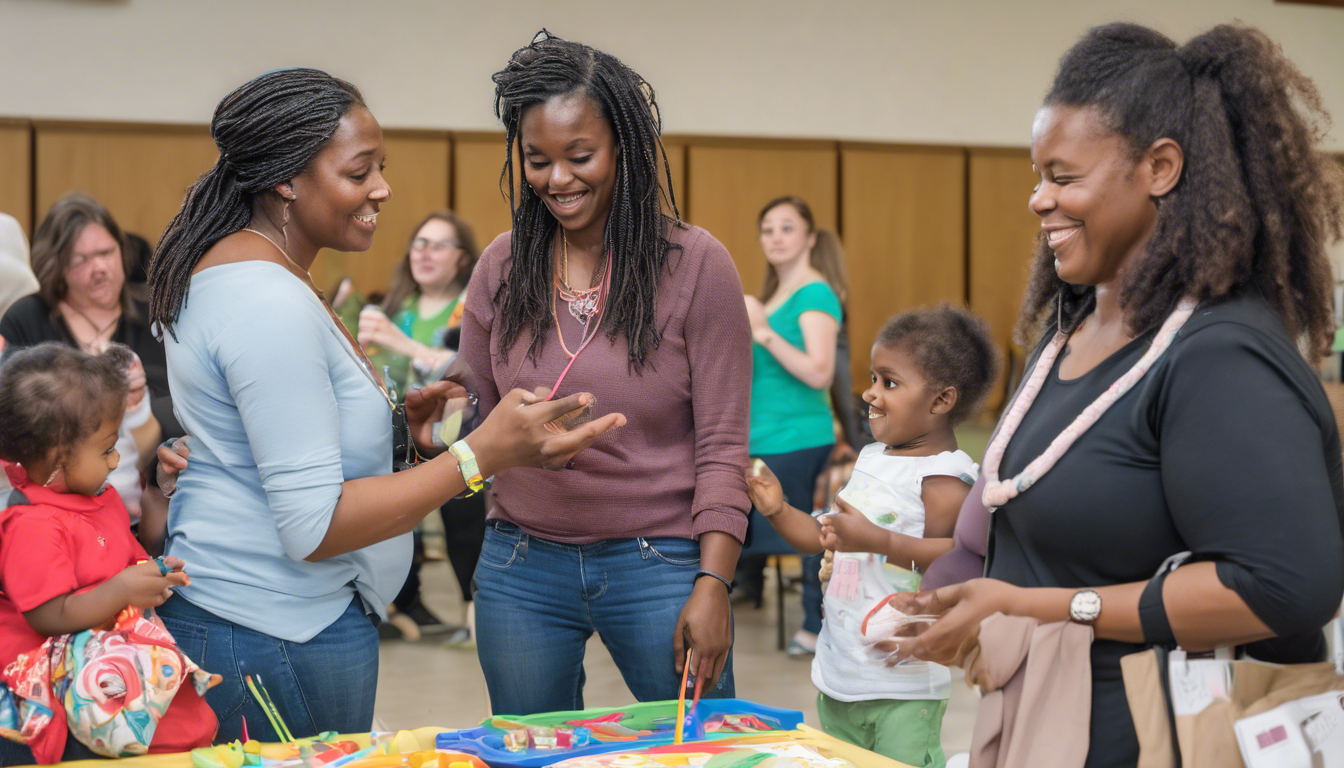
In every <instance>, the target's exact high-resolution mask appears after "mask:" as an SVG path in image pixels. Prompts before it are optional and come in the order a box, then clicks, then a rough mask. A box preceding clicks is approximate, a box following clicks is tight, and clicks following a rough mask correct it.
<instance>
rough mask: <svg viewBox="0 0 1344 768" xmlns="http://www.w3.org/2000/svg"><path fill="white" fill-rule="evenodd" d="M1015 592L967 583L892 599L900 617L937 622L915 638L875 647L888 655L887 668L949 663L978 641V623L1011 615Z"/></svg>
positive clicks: (989, 583) (992, 583) (998, 584)
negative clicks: (912, 663)
mask: <svg viewBox="0 0 1344 768" xmlns="http://www.w3.org/2000/svg"><path fill="white" fill-rule="evenodd" d="M1017 589H1018V587H1014V586H1013V585H1011V584H1008V583H1007V582H1003V581H999V580H998V579H971V580H970V581H965V582H962V583H960V584H951V585H949V586H946V587H942V588H939V589H936V590H933V591H932V592H902V593H900V594H897V595H893V596H892V598H891V600H890V601H889V603H890V605H891V607H892V608H895V609H896V610H898V611H901V612H902V613H906V614H910V615H920V614H925V615H937V616H939V617H940V618H939V619H938V620H937V621H935V622H934V623H933V624H932V625H930V626H929V627H928V629H926V630H924V631H923V632H921V633H919V634H918V635H916V636H915V637H912V638H899V639H894V640H888V641H883V642H882V643H879V644H878V647H879V648H882V649H883V650H888V651H891V652H892V655H891V656H890V657H889V658H888V661H887V663H888V664H896V663H899V662H901V661H904V660H905V659H908V658H911V657H914V658H917V659H922V660H924V661H934V662H938V663H940V664H947V663H951V662H953V661H955V660H957V659H959V658H961V657H962V656H963V655H964V654H965V650H966V648H967V647H969V644H971V643H974V642H975V641H976V640H977V639H978V638H979V636H980V622H981V621H983V620H984V619H985V618H986V617H988V616H990V615H992V614H995V613H1011V606H1012V605H1013V602H1014V596H1015V593H1016V590H1017Z"/></svg>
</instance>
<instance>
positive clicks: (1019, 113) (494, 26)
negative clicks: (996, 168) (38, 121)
mask: <svg viewBox="0 0 1344 768" xmlns="http://www.w3.org/2000/svg"><path fill="white" fill-rule="evenodd" d="M1120 18H1124V19H1132V20H1137V21H1142V22H1145V23H1149V24H1152V25H1154V26H1157V27H1158V28H1160V29H1162V30H1163V31H1165V32H1167V33H1168V34H1171V35H1173V36H1175V37H1177V38H1183V37H1186V36H1189V35H1191V34H1193V33H1196V32H1198V31H1200V30H1202V29H1205V28H1207V27H1209V26H1211V25H1212V24H1214V23H1218V22H1223V21H1229V20H1232V19H1242V20H1244V21H1246V22H1248V23H1252V24H1256V25H1258V26H1261V27H1262V28H1264V29H1265V30H1266V31H1267V32H1269V33H1270V34H1271V35H1272V36H1273V37H1274V38H1276V39H1277V40H1279V41H1281V42H1282V44H1283V46H1284V48H1285V49H1286V51H1287V52H1288V54H1289V55H1290V56H1291V57H1292V58H1293V59H1294V60H1295V61H1296V62H1297V63H1298V64H1299V65H1300V66H1301V68H1302V69H1303V70H1304V71H1305V72H1306V73H1307V74H1308V75H1310V76H1311V77H1313V78H1315V80H1316V82H1317V83H1318V85H1319V86H1320V87H1321V90H1322V92H1323V95H1324V97H1325V102H1326V104H1327V106H1329V107H1331V108H1333V109H1334V111H1335V112H1336V113H1337V114H1340V115H1341V116H1344V10H1340V9H1333V8H1322V7H1312V6H1304V5H1284V4H1279V3H1275V2H1273V1H1272V0H1181V1H1180V2H1171V1H1170V0H1135V1H1133V2H1119V1H1118V0H1112V1H1110V2H1095V1H1089V0H1074V1H1073V2H1060V1H1059V0H1012V1H1011V2H1004V0H945V1H944V2H929V0H918V2H915V1H914V0H848V1H845V2H838V3H819V2H816V0H770V2H765V1H764V0H730V1H729V2H724V1H723V0H680V2H676V3H663V2H649V1H647V0H606V1H598V0H568V1H567V2H563V3H557V2H554V1H553V0H547V1H546V2H541V1H540V0H514V1H513V2H508V3H503V2H464V1H462V0H457V1H454V2H427V1H426V2H421V1H420V0H383V1H382V2H377V3H370V2H366V1H364V0H361V1H360V2H355V1H354V0H327V1H324V2H315V1H312V0H309V1H308V2H283V3H277V2H271V1H270V0H230V2H205V1H204V0H81V1H79V2H74V1H72V0H60V1H58V0H48V1H47V2H33V0H0V71H3V72H5V73H6V75H5V77H4V78H0V114H3V115H8V116H21V117H34V118H66V119H83V120H89V119H97V120H131V121H149V122H179V123H194V124H200V123H206V122H208V121H209V119H210V115H211V113H212V111H213V110H214V107H215V105H216V104H217V103H218V101H219V99H220V98H221V97H223V96H224V95H225V94H226V93H227V92H228V91H229V90H230V89H231V88H233V87H234V86H237V85H238V84H240V83H242V82H243V81H245V80H246V79H248V78H250V77H253V76H255V75H258V74H261V73H262V72H265V71H267V70H270V69H274V68H278V67H287V66H297V65H306V66H316V67H321V68H324V69H327V70H330V71H331V72H333V73H336V74H338V75H341V76H343V77H346V78H348V79H350V80H352V81H354V82H355V83H356V84H357V85H359V86H360V87H361V88H362V89H363V90H364V92H365V94H366V95H367V96H368V99H369V102H370V104H371V106H372V107H373V109H374V113H375V114H376V115H378V117H379V119H380V120H381V121H382V122H383V124H384V125H387V126H394V127H401V128H415V127H420V128H434V129H452V130H494V129H495V128H496V125H495V123H494V119H493V116H492V114H491V106H492V105H491V94H492V85H491V83H490V74H491V73H492V72H494V71H495V70H497V69H499V68H500V67H501V66H502V65H503V64H504V63H505V61H506V60H507V59H508V56H509V54H510V53H511V52H512V51H514V50H515V49H517V48H518V47H520V46H522V45H523V44H525V43H526V42H527V41H528V39H529V38H530V37H531V35H532V33H533V32H535V31H536V30H537V29H539V28H541V27H543V26H545V27H548V28H550V29H551V30H552V31H554V32H556V33H557V34H560V35H563V36H568V37H571V38H574V39H578V40H583V41H585V42H589V43H591V44H594V45H596V46H598V47H600V48H603V49H606V50H608V51H610V52H612V53H615V54H616V55H618V56H620V57H622V58H623V59H624V60H626V61H627V62H628V63H630V64H631V65H632V66H634V67H635V68H636V69H637V70H638V71H639V72H640V73H641V74H643V75H644V76H645V77H646V78H648V79H649V81H650V82H652V83H653V84H654V86H655V87H656V88H657V89H658V92H659V95H660V99H661V101H662V104H663V107H664V115H665V119H666V128H667V130H668V132H670V133H689V134H715V135H736V136H787V137H815V138H829V139H849V140H870V141H894V142H908V143H920V144H954V145H959V144H960V145H964V144H972V145H995V146H1025V145H1026V143H1027V139H1028V131H1029V128H1030V122H1031V116H1032V113H1033V112H1034V110H1035V107H1036V105H1037V103H1038V102H1039V100H1040V97H1041V94H1042V93H1043V92H1044V90H1045V88H1046V86H1047V84H1048V81H1049V79H1050V76H1051V74H1052V72H1053V70H1054V66H1055V63H1056V61H1057V60H1058V58H1059V55H1060V54H1061V53H1062V52H1063V51H1064V50H1065V49H1066V48H1067V47H1068V46H1069V45H1070V44H1071V43H1072V42H1073V41H1074V40H1076V39H1077V37H1078V36H1079V34H1080V33H1081V32H1082V31H1083V30H1084V29H1085V28H1087V27H1088V26H1090V25H1092V24H1096V23H1100V22H1104V21H1108V20H1114V19H1120ZM1329 141H1330V146H1331V147H1332V148H1334V149H1344V132H1342V129H1340V128H1338V127H1336V128H1335V129H1334V131H1333V133H1332V134H1331V136H1330V140H1329Z"/></svg>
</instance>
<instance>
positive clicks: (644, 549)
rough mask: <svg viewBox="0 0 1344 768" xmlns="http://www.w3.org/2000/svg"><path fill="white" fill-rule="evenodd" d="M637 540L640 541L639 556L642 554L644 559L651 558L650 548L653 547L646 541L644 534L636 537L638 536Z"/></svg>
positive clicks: (641, 556)
mask: <svg viewBox="0 0 1344 768" xmlns="http://www.w3.org/2000/svg"><path fill="white" fill-rule="evenodd" d="M635 541H636V542H638V543H639V556H640V558H641V559H643V560H648V559H649V550H650V549H652V547H650V546H649V542H647V541H645V540H644V537H643V536H638V537H636V538H635Z"/></svg>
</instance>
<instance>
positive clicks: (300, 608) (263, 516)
mask: <svg viewBox="0 0 1344 768" xmlns="http://www.w3.org/2000/svg"><path fill="white" fill-rule="evenodd" d="M174 331H175V332H176V335H177V338H176V339H174V338H173V336H172V335H170V334H165V338H164V341H165V345H166V347H167V353H168V384H169V387H170V388H171V390H172V392H173V407H174V409H175V410H176V412H177V417H178V419H179V420H180V421H181V423H182V426H183V427H184V428H185V429H186V431H187V434H188V435H190V436H191V437H190V440H189V441H188V445H189V446H190V448H191V457H190V459H189V461H188V466H187V469H186V470H185V471H183V473H182V474H181V476H180V477H179V479H178V481H177V493H175V494H174V495H173V498H172V503H171V505H170V506H169V512H168V548H167V551H168V553H169V554H172V555H174V556H177V557H180V558H182V560H184V561H185V562H186V570H187V573H188V574H189V575H190V576H191V580H192V581H191V585H190V586H186V587H181V588H179V589H178V590H177V593H178V594H179V595H180V596H181V597H184V598H186V599H187V600H188V601H190V602H191V603H193V604H195V605H197V606H199V607H200V608H203V609H205V610H207V611H209V612H210V613H213V614H215V615H216V616H220V617H221V618H225V619H228V620H229V621H232V622H234V623H236V624H240V625H242V626H244V627H247V628H248V629H253V630H256V631H258V632H264V633H266V634H268V635H271V636H274V637H278V638H281V639H285V640H290V641H294V642H306V641H308V640H310V639H312V638H313V637H314V636H315V635H317V634H318V633H319V632H321V631H322V630H323V629H325V628H326V627H328V626H330V625H331V624H332V623H333V622H334V621H336V619H337V618H339V617H340V616H341V614H342V613H343V612H344V611H345V609H346V607H348V606H349V605H350V601H351V600H353V599H354V597H355V595H356V594H358V595H359V597H360V598H361V599H362V601H363V604H364V607H365V610H366V611H367V612H368V613H377V614H378V615H379V616H380V617H383V618H385V617H386V616H385V610H386V606H387V604H388V603H390V602H391V601H392V599H393V598H394V597H395V596H396V594H397V592H398V591H399V590H400V589H401V586H402V583H403V582H404V581H405V579H406V574H407V571H408V570H409V568H410V562H411V534H406V535H404V536H398V537H396V538H394V539H390V540H388V541H383V542H380V543H378V544H374V545H372V546H369V547H365V548H364V549H360V550H357V551H355V552H350V553H348V554H344V555H340V556H338V557H332V558H328V559H326V560H323V561H320V562H315V563H310V562H306V561H305V560H304V558H305V557H307V556H308V555H310V554H312V553H313V551H314V550H316V549H317V546H318V545H319V544H320V543H321V542H322V539H323V537H324V536H325V535H326V532H327V528H328V526H329V525H330V523H331V518H332V513H333V512H334V511H335V509H336V502H337V501H338V500H339V499H340V495H341V484H342V483H344V482H345V481H347V480H354V479H356V478H362V477H372V476H376V475H385V474H388V473H389V472H391V471H392V417H391V411H390V408H389V406H388V403H387V400H386V399H385V398H384V397H383V395H382V393H381V392H380V391H379V389H378V388H377V386H376V385H375V384H374V383H373V381H372V380H371V379H370V377H369V376H368V375H367V374H366V373H365V371H364V370H363V365H362V363H360V362H358V359H357V358H356V357H355V356H354V351H353V350H352V349H351V348H350V344H349V342H348V341H347V340H346V338H345V336H344V335H343V334H342V333H341V331H340V330H339V329H337V327H336V325H335V323H334V321H333V320H332V318H331V316H330V315H328V314H327V311H326V309H325V308H324V307H323V306H322V304H321V302H320V301H319V300H318V298H317V296H316V295H314V293H313V292H312V290H311V289H310V288H308V286H306V285H304V284H303V283H302V282H301V281H300V280H299V279H298V278H297V277H295V276H294V275H293V274H291V273H290V272H289V271H288V270H286V269H285V268H284V267H282V266H280V265H278V264H274V263H270V262H262V261H247V262H241V263H235V264H223V265H219V266H215V267H211V268H209V269H205V270H202V271H201V272H199V273H198V274H196V275H195V276H194V277H192V279H191V288H190V291H189V293H188V296H187V300H186V302H185V303H184V304H183V307H182V312H181V314H180V315H179V316H178V320H177V323H176V324H175V325H174Z"/></svg>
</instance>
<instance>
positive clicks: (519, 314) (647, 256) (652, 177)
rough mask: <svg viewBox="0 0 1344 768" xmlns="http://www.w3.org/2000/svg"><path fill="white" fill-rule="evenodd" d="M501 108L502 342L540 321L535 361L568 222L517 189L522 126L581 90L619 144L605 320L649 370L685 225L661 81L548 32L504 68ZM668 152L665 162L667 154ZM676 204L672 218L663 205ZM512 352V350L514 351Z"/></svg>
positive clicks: (523, 187) (635, 366) (608, 234)
mask: <svg viewBox="0 0 1344 768" xmlns="http://www.w3.org/2000/svg"><path fill="white" fill-rule="evenodd" d="M494 82H495V115H496V116H497V117H498V118H499V119H500V120H501V121H502V122H503V123H504V127H505V130H506V136H505V144H504V170H503V172H502V173H501V175H500V187H501V189H503V187H504V185H505V183H507V184H508V197H509V207H510V209H511V210H512V212H513V240H512V244H511V248H510V256H511V257H512V262H513V263H512V267H511V268H510V271H509V274H508V275H506V276H505V279H504V281H503V282H502V283H501V284H500V287H499V290H498V291H497V292H496V294H495V296H494V301H495V302H496V303H497V304H500V305H501V316H502V328H501V330H500V333H501V348H502V349H504V350H508V349H509V348H510V347H511V346H512V345H513V343H514V342H515V341H516V340H517V339H518V337H519V335H520V334H521V333H522V332H523V330H524V329H525V328H528V327H530V328H531V329H532V343H531V346H530V347H529V349H528V356H529V358H531V359H534V360H535V359H536V355H537V354H538V353H539V352H540V351H541V349H542V348H543V346H544V345H545V343H546V335H547V331H549V330H550V329H551V326H552V324H553V320H552V318H551V302H552V301H554V300H555V299H554V295H553V294H554V288H553V285H554V277H553V266H552V259H551V248H552V243H553V242H554V238H555V232H556V227H557V226H559V223H558V222H557V221H556V220H555V217H554V216H553V215H551V212H550V210H549V209H547V208H546V205H545V203H543V202H542V199H541V198H540V197H539V196H538V195H537V193H536V192H535V191H534V190H533V189H532V187H531V185H529V184H528V183H527V182H526V181H524V182H523V183H521V184H520V185H519V187H520V189H519V190H518V192H517V193H515V190H514V185H513V169H514V156H513V147H514V146H515V145H518V146H519V150H518V152H519V155H518V162H519V163H522V148H521V143H520V141H519V135H518V128H519V124H520V123H521V122H522V116H523V113H524V112H525V111H526V110H527V108H528V107H531V106H534V105H537V104H540V103H542V102H545V101H547V100H548V99H551V98H553V97H556V96H567V95H570V94H576V93H582V94H584V95H586V96H588V97H589V98H591V99H592V100H593V102H594V103H595V104H597V106H598V107H599V108H600V110H601V112H602V115H603V117H605V118H606V119H607V121H608V122H609V123H610V124H611V129H612V133H613V134H614V135H615V137H616V144H617V146H618V147H619V148H620V152H619V157H618V160H617V168H616V185H615V189H614V191H613V193H612V205H611V213H610V214H609V215H608V217H607V224H606V231H605V234H604V235H603V248H604V249H605V250H609V251H611V252H612V254H613V259H612V265H611V270H612V271H611V288H610V291H609V292H608V294H607V299H606V300H607V302H608V305H607V308H606V311H605V312H603V317H602V321H601V322H602V324H603V325H604V326H606V330H607V337H608V338H609V339H611V340H612V341H615V339H616V335H617V334H618V333H620V332H624V333H625V337H626V340H627V341H628V343H629V346H630V355H629V364H630V368H631V369H632V370H634V371H639V370H641V369H642V368H643V365H644V361H645V359H646V357H647V355H648V354H649V352H650V351H652V350H653V349H656V348H657V347H658V344H659V341H660V340H661V336H660V334H659V332H658V329H657V325H656V323H657V320H656V315H655V310H656V300H657V296H658V279H659V275H660V273H661V271H662V270H663V269H664V268H665V267H666V266H667V255H668V252H669V250H671V249H674V248H676V249H680V246H678V245H676V244H674V243H672V242H671V241H669V240H668V238H667V233H668V231H669V227H670V226H680V223H681V213H680V211H678V210H677V204H676V199H675V197H674V195H673V191H672V173H671V169H670V168H669V167H668V165H667V155H666V153H665V152H664V150H663V143H662V139H661V138H660V136H659V134H660V133H661V131H662V118H661V116H660V115H659V112H658V104H657V101H656V99H655V97H654V92H653V88H652V86H650V85H649V84H648V83H647V82H645V80H644V79H643V78H642V77H640V76H639V75H638V74H637V73H635V71H634V70H632V69H630V68H629V67H627V66H626V65H625V64H623V63H621V61H620V60H618V59H617V58H616V57H614V56H611V55H609V54H606V53H603V52H601V51H598V50H595V49H593V48H590V47H588V46H586V45H582V44H580V43H574V42H570V41H568V40H561V39H560V38H558V37H555V36H553V35H551V34H550V33H549V32H547V31H546V30H544V29H543V30H542V31H541V32H539V33H538V34H537V36H536V38H534V39H533V41H532V43H531V44H530V45H528V46H527V47H525V48H522V49H520V50H518V51H517V52H515V53H514V54H513V56H512V58H510V59H509V64H508V66H506V67H505V68H504V69H502V70H500V71H499V72H496V73H495V75H494ZM660 158H661V168H660V165H659V161H660ZM664 200H665V201H666V202H667V205H668V208H669V209H670V210H671V211H672V213H673V216H671V217H669V216H666V215H665V214H664V213H663V209H662V207H661V204H662V203H663V202H664ZM505 354H507V351H506V352H505Z"/></svg>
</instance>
